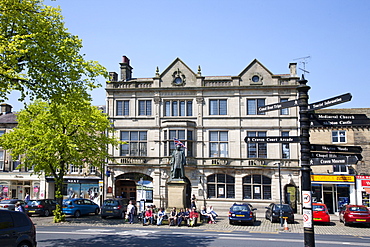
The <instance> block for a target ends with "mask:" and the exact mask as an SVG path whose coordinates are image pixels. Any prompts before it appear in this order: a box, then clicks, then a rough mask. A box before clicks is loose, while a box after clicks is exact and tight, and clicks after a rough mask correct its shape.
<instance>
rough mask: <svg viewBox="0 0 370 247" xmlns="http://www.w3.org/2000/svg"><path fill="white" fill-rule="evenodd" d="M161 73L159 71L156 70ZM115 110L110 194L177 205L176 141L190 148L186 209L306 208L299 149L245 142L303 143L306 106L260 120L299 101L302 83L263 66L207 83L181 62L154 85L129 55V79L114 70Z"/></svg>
mask: <svg viewBox="0 0 370 247" xmlns="http://www.w3.org/2000/svg"><path fill="white" fill-rule="evenodd" d="M153 71H154V70H153ZM110 77H111V79H110V81H109V82H107V84H106V94H107V113H108V115H109V118H110V120H111V121H112V126H113V127H114V129H115V133H116V135H117V137H118V138H119V139H120V140H122V141H124V142H125V144H122V145H121V146H120V147H119V149H112V148H111V147H110V153H111V156H112V158H113V159H112V160H109V161H108V164H107V171H106V174H107V175H108V176H106V177H105V184H106V189H107V190H106V195H105V196H106V197H123V198H128V199H131V200H135V201H140V200H145V201H146V203H152V204H155V205H156V206H157V207H159V206H163V207H167V205H168V185H167V183H168V178H169V174H170V164H169V161H170V157H171V154H172V152H173V151H174V149H175V145H174V138H177V139H179V140H180V141H181V142H182V143H184V145H185V146H186V149H185V152H186V158H187V164H186V166H185V176H186V178H185V180H186V182H187V187H186V200H185V201H186V205H185V206H189V204H190V198H191V196H192V195H195V196H196V198H197V205H198V207H199V206H202V205H213V206H214V207H215V208H216V209H219V210H222V211H223V212H224V211H225V212H226V211H227V210H228V208H229V207H230V205H232V203H234V202H248V203H251V204H253V205H254V206H256V207H261V208H262V207H264V206H265V205H268V204H269V203H271V202H279V200H280V191H279V176H278V172H279V169H278V167H279V164H280V167H281V184H282V200H283V202H287V203H290V204H291V205H292V206H293V208H294V209H299V208H298V207H299V193H298V188H299V187H300V167H299V144H297V143H246V142H245V141H244V139H245V137H247V136H248V137H266V136H267V137H268V136H285V137H289V136H298V135H299V132H298V109H297V107H293V108H289V109H281V110H278V111H270V112H266V113H261V112H259V111H258V108H259V107H261V106H264V105H269V104H274V103H278V102H284V101H288V100H294V99H296V97H297V91H296V87H297V85H298V80H299V77H298V76H297V74H296V63H291V64H289V73H287V74H273V73H272V72H271V71H269V70H268V69H267V68H266V67H265V66H264V65H263V64H262V63H260V62H259V61H258V60H257V59H255V60H253V61H252V62H251V63H250V64H248V65H247V66H246V67H245V68H244V69H241V72H240V73H239V74H238V75H233V76H203V75H202V73H201V67H200V66H199V67H198V68H197V70H196V71H193V70H192V69H191V68H189V67H188V66H187V65H186V64H185V63H184V62H183V61H182V60H181V59H179V58H177V59H175V60H174V61H173V62H172V63H171V64H170V65H169V66H168V67H167V68H165V69H164V70H163V71H160V70H159V68H158V67H157V69H156V71H155V74H154V76H153V77H150V78H135V77H133V67H132V66H131V64H130V60H129V58H128V57H126V56H123V60H122V62H121V63H120V78H118V74H117V73H116V72H110Z"/></svg>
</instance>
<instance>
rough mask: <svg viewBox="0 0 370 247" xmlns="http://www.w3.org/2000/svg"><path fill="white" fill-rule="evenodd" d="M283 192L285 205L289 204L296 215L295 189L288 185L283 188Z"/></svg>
mask: <svg viewBox="0 0 370 247" xmlns="http://www.w3.org/2000/svg"><path fill="white" fill-rule="evenodd" d="M284 191H285V200H284V201H285V203H286V204H289V205H290V206H291V207H292V208H293V210H294V213H297V187H296V186H294V185H292V184H288V185H286V186H285V189H284Z"/></svg>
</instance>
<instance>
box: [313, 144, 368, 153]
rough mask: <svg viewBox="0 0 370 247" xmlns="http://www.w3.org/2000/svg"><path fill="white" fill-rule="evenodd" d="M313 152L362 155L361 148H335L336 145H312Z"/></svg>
mask: <svg viewBox="0 0 370 247" xmlns="http://www.w3.org/2000/svg"><path fill="white" fill-rule="evenodd" d="M310 149H311V151H318V152H320V151H324V152H337V153H361V152H362V147H361V146H339V145H338V146H335V145H321V144H311V145H310Z"/></svg>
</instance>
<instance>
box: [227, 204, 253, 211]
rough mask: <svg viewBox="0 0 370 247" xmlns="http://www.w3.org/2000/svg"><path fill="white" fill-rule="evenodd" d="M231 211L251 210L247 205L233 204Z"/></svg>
mask: <svg viewBox="0 0 370 247" xmlns="http://www.w3.org/2000/svg"><path fill="white" fill-rule="evenodd" d="M231 211H249V207H248V206H247V205H240V206H233V207H232V209H231Z"/></svg>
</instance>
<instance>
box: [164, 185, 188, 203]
mask: <svg viewBox="0 0 370 247" xmlns="http://www.w3.org/2000/svg"><path fill="white" fill-rule="evenodd" d="M167 185H168V207H169V208H173V207H176V208H185V206H186V203H185V199H186V185H187V183H186V182H185V181H184V180H182V179H173V180H171V181H170V182H168V183H167Z"/></svg>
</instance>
